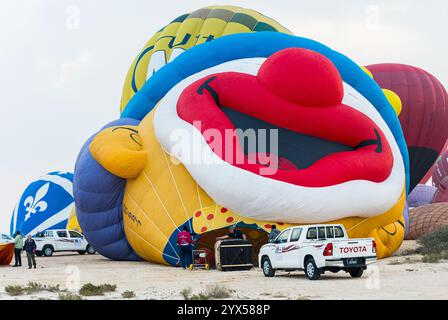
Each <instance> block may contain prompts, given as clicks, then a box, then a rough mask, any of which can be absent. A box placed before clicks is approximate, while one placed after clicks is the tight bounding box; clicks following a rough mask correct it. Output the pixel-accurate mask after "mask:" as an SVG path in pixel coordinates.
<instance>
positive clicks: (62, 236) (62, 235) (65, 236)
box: [56, 231, 67, 238]
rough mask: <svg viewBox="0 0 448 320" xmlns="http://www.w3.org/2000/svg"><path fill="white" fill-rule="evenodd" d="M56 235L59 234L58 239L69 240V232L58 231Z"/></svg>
mask: <svg viewBox="0 0 448 320" xmlns="http://www.w3.org/2000/svg"><path fill="white" fill-rule="evenodd" d="M56 233H57V234H58V237H60V238H67V232H65V231H56Z"/></svg>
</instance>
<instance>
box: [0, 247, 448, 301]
mask: <svg viewBox="0 0 448 320" xmlns="http://www.w3.org/2000/svg"><path fill="white" fill-rule="evenodd" d="M414 246H415V243H414V242H410V241H407V242H405V244H404V245H403V247H402V249H401V250H404V249H406V248H410V247H414ZM23 258H25V256H24V257H23ZM25 260H26V258H25ZM420 260H421V257H419V256H406V257H405V256H399V253H398V255H396V256H395V257H392V258H388V259H385V260H381V261H379V262H378V263H377V264H376V265H374V266H372V267H369V270H368V271H367V272H366V273H365V275H364V276H363V277H362V278H360V279H352V278H350V276H349V275H348V274H346V273H343V272H342V273H338V274H325V275H323V276H322V278H321V280H319V281H309V280H307V279H306V277H305V275H304V274H303V272H294V273H290V274H288V273H285V272H283V273H278V276H276V277H275V278H265V277H264V276H263V274H262V272H261V270H260V269H253V270H251V271H246V272H218V271H216V270H212V271H203V270H195V271H184V270H181V269H178V268H171V267H165V266H160V265H154V264H149V263H145V262H114V261H110V260H108V259H105V258H103V257H102V256H100V255H98V254H97V255H92V256H89V255H85V256H80V255H78V254H58V255H55V256H53V257H51V258H38V260H37V261H38V268H37V269H36V270H28V268H27V267H22V268H12V267H1V268H0V299H39V298H49V299H58V294H57V293H48V292H40V293H36V294H33V295H24V296H19V297H11V296H9V295H8V294H7V293H6V292H5V286H8V285H26V284H27V283H28V282H29V281H35V282H39V283H42V284H46V285H57V284H59V285H60V286H61V288H62V289H65V288H69V289H71V290H76V289H79V286H80V285H83V284H85V283H89V282H91V283H93V284H96V285H98V284H103V283H109V284H115V285H117V290H116V292H114V293H110V294H106V295H105V296H103V297H94V298H93V299H121V298H122V297H121V293H122V292H124V291H125V290H131V291H133V292H134V293H135V294H136V299H182V295H181V294H180V291H181V290H182V289H185V288H188V287H190V288H191V289H192V290H193V293H198V292H201V291H203V290H204V289H205V288H206V287H207V286H208V285H211V284H220V285H223V286H225V287H227V288H228V289H231V290H232V292H233V293H232V298H235V299H369V300H371V299H448V289H447V288H448V261H445V262H441V263H436V264H426V263H422V262H420ZM233 290H234V291H233Z"/></svg>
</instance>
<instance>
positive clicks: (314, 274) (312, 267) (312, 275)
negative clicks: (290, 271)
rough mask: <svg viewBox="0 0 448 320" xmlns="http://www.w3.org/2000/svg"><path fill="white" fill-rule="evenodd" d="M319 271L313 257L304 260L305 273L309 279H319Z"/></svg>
mask: <svg viewBox="0 0 448 320" xmlns="http://www.w3.org/2000/svg"><path fill="white" fill-rule="evenodd" d="M320 274H321V271H320V269H319V268H318V267H317V266H316V263H315V262H314V259H313V258H309V259H307V260H306V262H305V275H306V277H307V278H308V279H310V280H319V278H320Z"/></svg>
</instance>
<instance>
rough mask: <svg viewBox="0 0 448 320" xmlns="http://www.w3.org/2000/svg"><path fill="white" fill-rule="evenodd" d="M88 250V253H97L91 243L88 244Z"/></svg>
mask: <svg viewBox="0 0 448 320" xmlns="http://www.w3.org/2000/svg"><path fill="white" fill-rule="evenodd" d="M86 251H87V253H88V254H95V253H96V250H95V248H94V247H92V246H91V245H90V244H89V245H87V248H86Z"/></svg>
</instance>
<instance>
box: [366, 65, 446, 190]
mask: <svg viewBox="0 0 448 320" xmlns="http://www.w3.org/2000/svg"><path fill="white" fill-rule="evenodd" d="M367 69H368V70H369V71H370V72H371V74H372V75H373V77H374V79H375V81H376V82H377V83H378V84H379V85H380V87H381V88H383V89H386V90H387V91H386V92H385V94H386V96H388V98H389V99H390V101H391V103H392V104H393V105H394V104H395V105H396V106H397V111H399V110H400V109H401V112H400V113H398V114H399V115H400V123H401V126H402V128H403V133H404V136H405V138H406V142H407V145H408V150H409V158H410V168H411V185H410V190H412V189H414V187H415V186H416V185H417V184H418V183H420V182H421V183H423V184H424V183H426V181H427V179H426V181H424V180H425V179H424V177H425V175H426V174H427V173H428V171H430V169H431V167H432V166H433V164H434V162H435V161H436V160H437V158H438V157H439V155H440V152H441V151H442V150H443V146H444V145H445V143H446V141H447V139H448V125H447V123H448V95H447V92H446V90H445V88H444V87H443V85H442V84H441V83H440V82H439V80H437V79H436V78H435V77H434V76H433V75H431V74H429V73H428V72H426V71H424V70H422V69H419V68H416V67H412V66H407V65H402V64H377V65H371V66H367ZM398 97H399V99H398ZM399 100H401V105H402V106H400V102H399ZM428 178H429V176H428Z"/></svg>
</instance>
